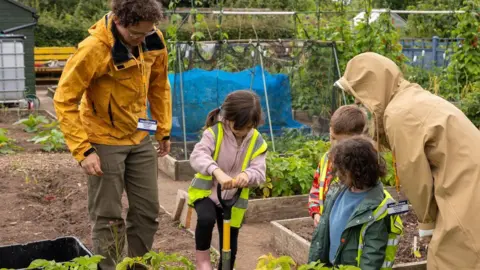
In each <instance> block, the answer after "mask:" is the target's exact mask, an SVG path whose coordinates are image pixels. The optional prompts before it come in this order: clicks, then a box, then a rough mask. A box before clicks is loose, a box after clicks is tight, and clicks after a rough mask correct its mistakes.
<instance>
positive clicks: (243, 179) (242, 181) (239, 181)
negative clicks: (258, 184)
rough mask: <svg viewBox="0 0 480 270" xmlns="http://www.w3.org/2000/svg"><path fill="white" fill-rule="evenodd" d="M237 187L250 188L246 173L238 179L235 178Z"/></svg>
mask: <svg viewBox="0 0 480 270" xmlns="http://www.w3.org/2000/svg"><path fill="white" fill-rule="evenodd" d="M234 183H235V186H234V187H236V188H244V187H247V186H248V175H247V174H246V173H245V172H241V173H240V174H239V175H237V177H235V182H234Z"/></svg>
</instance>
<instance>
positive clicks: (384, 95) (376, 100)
mask: <svg viewBox="0 0 480 270" xmlns="http://www.w3.org/2000/svg"><path fill="white" fill-rule="evenodd" d="M338 83H339V84H340V86H341V88H342V89H343V90H344V91H346V92H348V93H349V94H351V95H353V96H354V97H355V99H356V100H358V101H359V102H361V103H362V104H363V106H365V107H366V108H367V109H368V110H369V111H370V112H371V113H372V114H373V115H374V117H375V125H376V126H375V133H376V135H377V136H381V137H382V139H384V135H385V130H384V127H383V116H384V113H385V109H386V108H387V106H388V104H389V103H390V101H391V100H392V99H393V98H394V96H395V95H396V94H397V93H398V92H399V91H400V89H403V88H404V86H406V85H408V84H409V82H408V81H406V80H405V79H404V78H403V74H402V72H401V71H400V69H399V68H398V66H397V65H396V64H395V63H394V62H393V61H392V60H390V59H388V58H387V57H384V56H382V55H380V54H377V53H372V52H367V53H362V54H359V55H357V56H355V57H354V58H352V59H351V60H350V61H349V62H348V63H347V68H346V70H345V73H344V75H343V77H342V78H340V80H339V81H338ZM385 146H387V147H388V145H385Z"/></svg>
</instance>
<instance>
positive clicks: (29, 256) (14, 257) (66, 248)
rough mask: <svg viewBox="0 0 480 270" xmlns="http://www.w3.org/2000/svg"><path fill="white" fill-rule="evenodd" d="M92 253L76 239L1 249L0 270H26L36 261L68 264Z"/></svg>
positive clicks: (63, 239)
mask: <svg viewBox="0 0 480 270" xmlns="http://www.w3.org/2000/svg"><path fill="white" fill-rule="evenodd" d="M87 255H88V256H92V253H91V252H90V251H89V250H88V249H87V248H86V247H85V246H84V245H83V244H82V242H80V241H79V240H78V239H77V238H76V237H62V238H57V239H54V240H45V241H38V242H32V243H28V244H21V245H11V246H1V247H0V269H1V268H7V269H26V268H27V267H28V266H29V265H30V263H32V262H33V261H34V260H36V259H44V260H48V261H52V260H54V261H55V262H68V261H71V260H72V259H74V258H77V257H81V256H87Z"/></svg>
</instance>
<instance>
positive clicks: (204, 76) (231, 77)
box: [168, 66, 305, 141]
mask: <svg viewBox="0 0 480 270" xmlns="http://www.w3.org/2000/svg"><path fill="white" fill-rule="evenodd" d="M168 77H169V80H170V84H171V86H172V99H173V104H172V106H173V126H172V132H171V137H172V140H183V127H182V99H181V84H180V77H182V80H183V104H184V105H183V106H184V110H185V127H186V135H187V140H188V141H192V140H194V141H195V140H198V138H199V136H200V135H201V134H200V132H201V129H202V127H203V126H204V124H205V120H206V117H207V114H208V113H209V112H210V111H211V110H213V109H215V108H217V107H219V106H220V105H221V103H222V102H223V100H224V99H225V97H226V96H227V95H228V94H229V93H231V92H233V91H235V90H242V89H252V90H253V91H255V92H256V93H257V94H258V95H259V96H260V98H261V104H262V109H263V112H264V118H265V124H264V125H263V126H261V127H259V131H260V132H262V133H268V134H269V133H270V129H269V122H268V117H267V106H266V99H265V92H264V86H263V78H262V69H261V67H260V66H256V67H254V68H251V69H247V70H243V71H240V72H226V71H222V70H212V71H207V70H203V69H191V70H188V71H185V72H182V73H181V76H180V74H178V73H177V74H169V76H168ZM265 81H266V85H267V92H268V103H269V107H270V117H271V119H272V129H273V132H274V134H279V133H280V132H281V130H282V128H301V127H303V128H305V126H304V125H303V124H301V123H299V122H296V121H295V120H293V116H292V102H291V99H292V98H291V94H290V81H289V78H288V76H287V75H285V74H270V73H268V72H267V71H265Z"/></svg>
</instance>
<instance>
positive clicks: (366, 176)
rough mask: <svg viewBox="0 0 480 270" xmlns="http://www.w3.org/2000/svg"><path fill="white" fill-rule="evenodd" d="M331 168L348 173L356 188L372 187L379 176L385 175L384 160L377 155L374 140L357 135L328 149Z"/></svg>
mask: <svg viewBox="0 0 480 270" xmlns="http://www.w3.org/2000/svg"><path fill="white" fill-rule="evenodd" d="M329 155H331V158H332V159H333V168H334V170H335V171H338V172H340V173H341V174H342V175H349V176H350V179H351V181H352V183H348V184H349V185H350V186H353V187H355V188H358V189H366V188H371V187H374V186H375V185H376V184H377V182H378V181H379V179H380V178H383V177H385V175H386V171H387V169H386V166H385V160H384V159H383V158H382V157H381V156H380V155H378V152H377V150H376V149H375V144H374V142H373V141H372V140H371V139H370V138H368V137H366V136H364V135H357V136H354V137H351V138H349V139H345V140H342V141H340V142H339V143H338V144H336V145H335V146H334V147H333V148H332V150H331V151H330V154H329Z"/></svg>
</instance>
